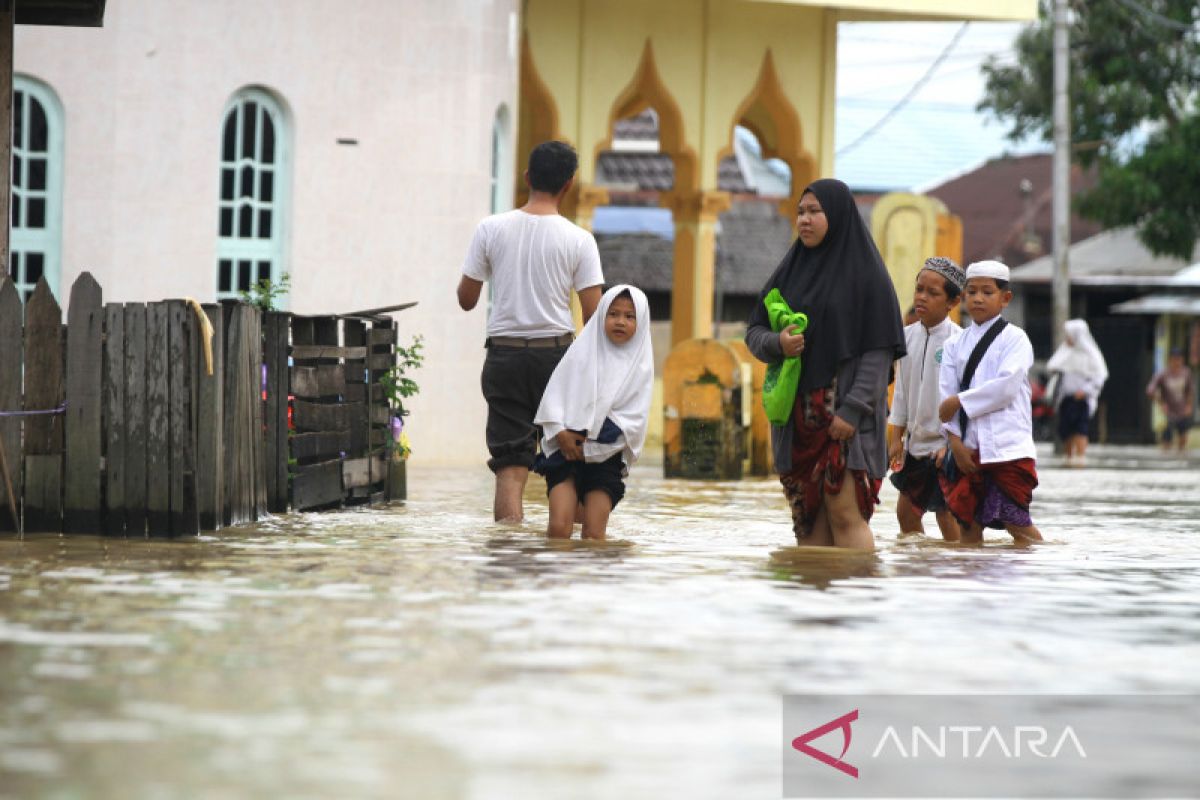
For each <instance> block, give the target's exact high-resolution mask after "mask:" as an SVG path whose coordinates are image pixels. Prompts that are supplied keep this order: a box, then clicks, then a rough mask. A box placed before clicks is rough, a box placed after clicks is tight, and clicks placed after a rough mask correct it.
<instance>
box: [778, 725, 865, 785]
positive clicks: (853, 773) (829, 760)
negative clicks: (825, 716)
mask: <svg viewBox="0 0 1200 800" xmlns="http://www.w3.org/2000/svg"><path fill="white" fill-rule="evenodd" d="M857 719H858V709H857V708H856V709H854V710H853V711H851V712H850V713H849V714H843V715H842V716H840V717H838V718H837V719H834V720H830V721H829V722H826V723H825V724H824V725H821V726H820V727H817V728H813V729H812V730H811V731H809V732H807V733H802V734H800V735H799V736H797V737H796V738H795V739H792V747H794V748H795V749H796V750H799V751H800V752H801V753H804V755H806V756H809V757H810V758H815V759H816V760H817V761H820V762H821V763H822V764H828V765H829V766H831V767H833V768H834V769H836V770H839V771H841V772H844V773H846V774H847V775H849V776H850V777H851V778H857V777H858V767H856V766H854V765H852V764H847V763H846V762H845V761H843V760H842V758H843V757H844V756H845V755H846V751H847V750H849V749H850V736H851V732H850V723H851V722H854V721H855V720H857ZM838 728H841V729H842V737H843V742H842V752H841V755H839V756H838V757H837V758H834V757H833V756H831V755H829V754H828V753H825V752H822V751H820V750H818V749H816V748H815V747H812V746H810V745H809V742H811V741H812V740H813V739H820V738H821V737H822V736H824V735H825V734H827V733H829V732H830V731H835V730H837V729H838Z"/></svg>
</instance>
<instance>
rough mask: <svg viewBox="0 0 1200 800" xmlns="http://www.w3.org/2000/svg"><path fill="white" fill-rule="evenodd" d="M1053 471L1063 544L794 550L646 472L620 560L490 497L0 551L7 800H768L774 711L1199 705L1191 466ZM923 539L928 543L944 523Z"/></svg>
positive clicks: (0, 732)
mask: <svg viewBox="0 0 1200 800" xmlns="http://www.w3.org/2000/svg"><path fill="white" fill-rule="evenodd" d="M1092 461H1093V466H1092V468H1089V469H1087V470H1082V471H1081V470H1071V471H1068V470H1065V469H1061V468H1056V466H1055V462H1054V460H1053V459H1052V458H1047V459H1044V460H1043V462H1042V485H1041V487H1040V488H1039V490H1038V492H1037V494H1036V496H1035V505H1034V520H1035V522H1036V523H1037V524H1038V525H1039V526H1040V527H1041V529H1042V531H1043V532H1044V533H1045V534H1046V536H1047V538H1048V539H1049V540H1050V541H1049V543H1048V544H1045V545H1042V546H1038V547H1033V548H1027V549H1020V548H1016V547H1013V546H1011V544H1010V543H1009V541H1008V538H1007V536H1006V535H1000V534H995V535H994V538H990V539H989V540H988V543H987V546H986V547H984V548H982V549H980V548H963V547H957V546H949V545H944V544H942V543H940V542H939V541H937V540H936V539H933V538H926V539H921V538H913V537H899V536H898V530H897V526H896V522H895V518H894V514H893V512H892V510H891V509H892V508H893V507H894V501H895V493H894V491H893V490H891V487H890V486H889V485H887V484H885V493H884V504H883V506H881V507H880V510H879V512H878V513H877V515H876V517H875V521H874V522H875V524H874V527H875V530H876V534H877V540H878V543H879V546H880V549H879V551H878V553H877V554H875V555H873V556H864V555H849V556H848V555H844V554H838V553H832V552H831V553H813V552H811V551H808V552H806V551H801V550H798V549H796V548H794V547H793V548H789V547H788V545H789V541H790V530H789V526H788V524H787V512H786V510H785V506H784V503H783V500H782V497H781V495H780V493H779V491H778V488H777V484H776V483H775V481H774V480H770V479H753V480H747V481H743V482H740V483H690V482H684V481H674V480H672V481H667V480H663V479H662V478H661V477H660V475H661V473H660V470H659V469H658V468H657V467H652V466H647V467H639V468H638V469H637V470H636V471H635V473H634V475H633V478H632V480H631V483H630V488H629V493H628V495H627V496H626V500H625V502H624V503H623V504H622V505H621V506H620V507H619V508H618V509H617V511H616V513H615V515H614V518H613V521H612V525H611V528H610V536H611V537H612V539H611V540H610V541H609V542H608V543H605V544H599V545H585V544H581V543H578V542H576V543H574V544H568V545H561V546H556V545H552V544H550V543H548V542H546V541H545V540H544V539H543V538H541V535H540V526H541V525H542V524H544V521H545V504H544V498H543V497H542V493H541V492H540V491H538V490H537V489H535V488H531V489H530V491H529V492H528V494H527V505H528V506H529V512H530V516H531V520H530V522H529V523H528V524H527V525H525V526H523V527H517V528H513V527H503V526H497V525H494V524H493V523H492V522H491V521H490V519H489V509H490V494H489V492H490V476H489V475H488V473H487V472H486V470H485V469H483V468H482V467H481V468H479V469H473V470H465V471H464V470H453V471H451V470H428V471H425V470H420V469H417V470H414V471H413V472H414V473H415V474H412V475H411V477H410V487H409V488H410V495H411V497H412V498H413V499H412V500H411V501H410V502H408V503H407V504H406V505H396V506H393V507H388V508H381V509H371V510H349V511H345V512H338V513H327V514H312V515H292V516H287V517H283V518H279V519H273V520H270V521H268V522H265V523H262V524H259V525H256V526H253V527H248V528H242V529H234V530H228V531H223V532H221V533H219V534H216V535H213V536H206V537H203V538H202V539H201V540H199V541H185V542H164V541H152V542H146V541H124V540H105V539H103V538H92V537H74V538H58V537H55V538H49V537H29V538H27V539H26V540H25V541H23V542H18V541H16V540H14V539H12V538H6V539H0V797H6V798H8V797H11V798H17V797H21V798H25V797H50V798H60V797H61V798H75V797H101V798H108V797H112V798H118V797H119V798H175V797H222V798H224V797H229V798H240V797H268V796H270V797H296V798H307V797H334V796H336V797H412V798H422V800H438V799H440V798H481V799H482V798H486V799H487V800H491V799H492V798H642V797H646V798H649V797H655V798H659V797H662V798H676V797H689V798H775V797H779V796H780V751H779V744H778V742H779V727H780V714H781V697H782V695H784V694H785V693H804V692H848V693H875V692H879V693H959V694H961V693H968V692H1010V693H1011V692H1043V693H1055V692H1064V693H1076V692H1098V693H1142V692H1147V693H1160V692H1168V693H1196V692H1200V669H1197V664H1200V645H1198V644H1197V643H1198V642H1200V613H1197V611H1198V602H1197V598H1200V489H1198V488H1197V474H1198V473H1197V465H1196V464H1195V463H1193V464H1191V465H1188V464H1187V463H1186V462H1183V461H1175V460H1170V459H1163V458H1162V457H1160V456H1159V455H1158V454H1156V453H1155V452H1154V451H1152V450H1148V449H1147V450H1128V451H1125V450H1115V449H1114V450H1108V451H1100V450H1094V451H1093V459H1092ZM928 523H929V529H930V531H931V532H933V533H934V536H936V526H935V525H934V524H933V520H932V518H930V519H929V520H928Z"/></svg>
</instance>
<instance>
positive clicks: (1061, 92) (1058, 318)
mask: <svg viewBox="0 0 1200 800" xmlns="http://www.w3.org/2000/svg"><path fill="white" fill-rule="evenodd" d="M1067 47H1068V33H1067V0H1054V203H1053V208H1054V238H1053V243H1054V244H1053V246H1054V281H1053V283H1052V288H1053V296H1054V331H1053V339H1054V346H1055V348H1057V347H1058V346H1059V345H1060V344H1062V341H1063V325H1064V324H1065V323H1066V321H1067V317H1068V316H1069V315H1070V309H1071V279H1070V275H1069V272H1068V263H1067V249H1068V248H1069V247H1070V246H1071V118H1070V112H1069V110H1068V106H1067V99H1068V98H1067V70H1068V63H1069V62H1068V50H1067Z"/></svg>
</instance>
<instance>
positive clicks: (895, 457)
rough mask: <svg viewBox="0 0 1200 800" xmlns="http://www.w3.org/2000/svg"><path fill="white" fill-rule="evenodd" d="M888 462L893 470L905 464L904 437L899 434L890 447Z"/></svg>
mask: <svg viewBox="0 0 1200 800" xmlns="http://www.w3.org/2000/svg"><path fill="white" fill-rule="evenodd" d="M888 464H890V465H891V469H892V471H893V472H895V471H896V470H898V469H900V467H901V466H903V465H904V437H903V436H897V437H896V438H895V440H894V441H893V442H892V444H891V445H890V446H889V447H888Z"/></svg>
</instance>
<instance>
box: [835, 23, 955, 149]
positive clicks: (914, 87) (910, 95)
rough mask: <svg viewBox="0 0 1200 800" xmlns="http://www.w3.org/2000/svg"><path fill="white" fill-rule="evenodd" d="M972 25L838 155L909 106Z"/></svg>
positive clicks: (867, 136)
mask: <svg viewBox="0 0 1200 800" xmlns="http://www.w3.org/2000/svg"><path fill="white" fill-rule="evenodd" d="M970 24H971V23H969V22H964V23H963V24H962V27H960V28H959V29H958V31H957V32H955V34H954V38H952V39H951V40H950V43H949V44H947V45H946V46H945V47H944V48H943V49H942V52H941V54H940V55H938V57H937V58H935V59H934V60H933V63H932V64H930V65H929V69H927V70H925V74H924V75H922V76H921V77H920V78H919V79H917V82H916V83H914V84H913V85H912V88H911V89H909V90H908V92H906V93H905V95H904V97H901V98H900V100H899V101H898V102H897V103H896V105H894V106H892V107H891V108H890V109H889V110H888V112H887V113H886V114H884V115H883V116H882V117H880V118H879V121H878V122H876V123H875V124H874V125H872V126H871V127H870V128H868V129H867V130H866V131H864V132H863V133H862V135H860V136H859V137H858V138H857V139H855V140H854V141H853V142H851V143H850V144H848V145H846V146H845V147H843V148H842V149H841V150H838V151H837V153H836V155H837V156H843V155H845V154H846V153H848V152H850V151H851V150H853V149H854V148H856V147H858V146H859V145H860V144H862V143H863V142H865V141H866V140H867V139H869V138H871V137H872V136H874V135H875V133H876V132H877V131H879V129H880V128H882V127H883V126H884V125H886V124H887V123H888V120H890V119H891V118H892V117H894V116H895V115H896V113H897V112H898V111H900V109H902V108H904V106H906V105H908V101H909V100H912V99H913V97H915V96H916V94H917V92H919V91H921V87H923V86H924V85H925V84H926V83H927V82H928V81H929V79H930V78H932V77H933V73H934V72H936V71H937V68H938V67H939V66H941V63H942V62H943V61H945V60H946V57H947V56H949V55H950V53H951V52H952V51H953V50H954V47H955V45H957V44H958V41H959V40H960V39H962V37H963V34H965V33H966V32H967V26H968V25H970Z"/></svg>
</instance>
